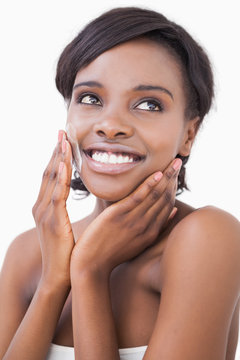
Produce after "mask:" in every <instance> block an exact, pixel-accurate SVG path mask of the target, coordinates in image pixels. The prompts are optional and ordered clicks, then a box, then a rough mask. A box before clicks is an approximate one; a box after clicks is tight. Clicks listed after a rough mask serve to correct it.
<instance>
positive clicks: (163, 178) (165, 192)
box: [121, 159, 182, 218]
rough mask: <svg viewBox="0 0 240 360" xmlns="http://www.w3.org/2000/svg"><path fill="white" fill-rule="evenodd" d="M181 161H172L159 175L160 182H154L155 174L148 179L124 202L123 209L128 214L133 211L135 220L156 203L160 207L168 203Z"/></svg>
mask: <svg viewBox="0 0 240 360" xmlns="http://www.w3.org/2000/svg"><path fill="white" fill-rule="evenodd" d="M179 161H180V163H179V162H178V161H177V162H176V159H175V160H174V161H172V162H171V163H170V165H169V166H168V168H167V169H166V170H165V171H164V173H163V174H162V175H161V173H160V174H159V175H160V177H159V179H158V181H156V180H154V176H155V175H154V174H153V175H151V176H150V177H149V178H147V179H146V180H145V181H144V182H143V183H142V184H141V185H140V186H139V187H138V188H137V189H136V190H135V191H134V192H133V193H132V194H130V195H129V196H128V197H127V198H125V199H123V200H122V204H121V205H122V209H123V210H125V211H126V212H129V211H131V215H132V216H133V218H134V217H136V218H137V217H143V216H144V215H145V214H146V213H147V212H148V211H149V209H150V208H151V207H152V206H153V205H154V204H155V203H156V202H158V204H160V206H164V204H165V203H168V202H169V200H170V199H171V197H172V194H171V191H170V189H171V186H175V181H176V177H177V174H178V172H179V165H180V166H181V163H182V162H181V160H180V159H179ZM176 163H177V165H178V166H176ZM168 186H169V187H168ZM158 207H159V205H158ZM153 212H154V211H153Z"/></svg>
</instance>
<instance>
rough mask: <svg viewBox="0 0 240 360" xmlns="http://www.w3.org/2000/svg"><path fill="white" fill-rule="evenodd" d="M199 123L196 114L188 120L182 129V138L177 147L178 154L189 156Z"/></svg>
mask: <svg viewBox="0 0 240 360" xmlns="http://www.w3.org/2000/svg"><path fill="white" fill-rule="evenodd" d="M199 125H200V117H199V116H197V117H195V118H193V119H191V120H188V121H187V123H186V126H185V129H184V134H183V140H182V143H181V146H180V148H179V151H178V153H179V155H182V156H189V155H190V152H191V148H192V145H193V142H194V139H195V136H196V135H197V132H198V128H199Z"/></svg>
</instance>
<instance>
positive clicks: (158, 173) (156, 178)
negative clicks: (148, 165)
mask: <svg viewBox="0 0 240 360" xmlns="http://www.w3.org/2000/svg"><path fill="white" fill-rule="evenodd" d="M162 176H163V174H162V172H161V171H158V172H157V173H156V174H155V175H154V177H153V178H154V180H155V181H159V180H161V178H162Z"/></svg>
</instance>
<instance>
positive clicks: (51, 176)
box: [49, 170, 57, 181]
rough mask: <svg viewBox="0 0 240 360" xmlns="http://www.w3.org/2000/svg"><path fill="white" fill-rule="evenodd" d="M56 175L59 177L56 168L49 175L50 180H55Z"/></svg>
mask: <svg viewBox="0 0 240 360" xmlns="http://www.w3.org/2000/svg"><path fill="white" fill-rule="evenodd" d="M56 177H57V171H56V170H53V171H51V173H50V175H49V180H50V181H53V180H55V179H56Z"/></svg>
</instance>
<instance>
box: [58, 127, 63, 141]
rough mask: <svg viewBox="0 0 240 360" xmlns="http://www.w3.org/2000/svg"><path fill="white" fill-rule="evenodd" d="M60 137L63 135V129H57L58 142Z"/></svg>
mask: <svg viewBox="0 0 240 360" xmlns="http://www.w3.org/2000/svg"><path fill="white" fill-rule="evenodd" d="M62 137H63V131H62V130H59V131H58V142H59V143H60V142H61V141H62Z"/></svg>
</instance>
